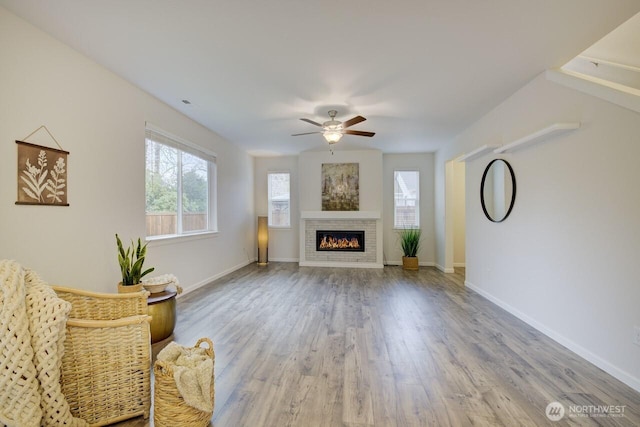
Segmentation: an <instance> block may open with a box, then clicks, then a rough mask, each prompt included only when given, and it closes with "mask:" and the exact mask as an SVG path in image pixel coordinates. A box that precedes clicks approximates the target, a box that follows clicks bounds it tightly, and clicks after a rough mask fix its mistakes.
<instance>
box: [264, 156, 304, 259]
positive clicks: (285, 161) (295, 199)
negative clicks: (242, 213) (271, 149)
mask: <svg viewBox="0 0 640 427" xmlns="http://www.w3.org/2000/svg"><path fill="white" fill-rule="evenodd" d="M254 166H255V184H254V188H255V207H256V221H257V217H258V216H267V214H268V194H267V191H268V182H267V174H268V173H269V172H289V173H290V178H291V189H290V191H291V193H290V194H291V206H290V212H291V227H288V228H270V229H269V260H270V261H285V262H297V261H298V258H299V248H298V246H299V239H298V234H299V228H300V209H299V208H298V205H299V200H300V198H299V196H298V180H299V176H298V157H297V156H282V157H256V158H255V159H254ZM254 252H255V256H256V257H257V253H258V252H257V249H256V250H255V251H254Z"/></svg>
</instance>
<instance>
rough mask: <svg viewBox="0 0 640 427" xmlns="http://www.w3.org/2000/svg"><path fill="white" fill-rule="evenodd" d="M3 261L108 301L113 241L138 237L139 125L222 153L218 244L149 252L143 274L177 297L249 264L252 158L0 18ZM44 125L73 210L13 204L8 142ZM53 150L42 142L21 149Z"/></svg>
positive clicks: (141, 211) (3, 14)
mask: <svg viewBox="0 0 640 427" xmlns="http://www.w3.org/2000/svg"><path fill="white" fill-rule="evenodd" d="M0 64H2V66H1V67H0V141H2V143H1V144H0V159H2V160H1V161H2V167H1V168H0V219H1V221H0V227H1V228H0V235H1V239H0V258H13V259H16V260H17V261H19V262H21V263H22V264H23V265H25V266H28V267H30V268H32V269H34V270H35V271H37V272H38V273H40V274H41V275H42V276H43V278H44V279H45V280H47V281H49V282H51V283H59V284H64V285H68V286H72V287H77V288H84V289H89V290H97V291H114V290H115V287H116V283H117V282H118V280H119V268H118V264H117V259H116V249H115V238H114V234H115V233H116V232H118V233H119V234H120V235H121V236H122V237H123V238H125V239H129V238H132V237H137V236H142V237H144V234H145V201H144V200H145V193H144V129H145V121H149V122H151V123H154V124H156V125H158V126H160V127H162V128H164V129H165V130H167V131H169V132H171V133H173V134H176V135H179V136H181V137H182V138H185V139H188V140H190V141H192V142H194V143H196V144H200V145H202V146H204V147H206V148H208V149H210V150H212V151H214V152H216V153H217V155H218V204H219V208H218V226H219V230H220V233H219V234H218V235H217V236H215V237H206V238H200V239H183V240H180V241H179V242H172V243H168V242H162V243H157V242H154V243H151V244H150V245H149V254H148V265H149V266H155V267H156V268H157V273H174V274H175V275H176V276H178V278H179V279H180V281H181V282H182V284H183V285H184V286H185V287H193V286H195V285H198V284H202V283H205V282H207V281H209V280H211V279H212V278H214V277H217V276H219V275H220V274H222V273H224V272H225V271H229V270H231V269H234V268H236V267H238V266H241V265H243V264H244V263H247V262H248V261H249V260H250V259H252V258H253V247H254V246H255V243H254V238H253V236H254V227H255V225H254V219H255V218H254V214H253V211H254V209H253V162H252V159H251V157H250V156H249V155H248V154H246V153H245V152H242V151H240V150H238V149H237V148H235V147H234V146H232V145H231V144H229V143H228V142H226V141H225V140H223V139H222V138H221V137H220V136H218V135H216V134H215V133H212V132H210V131H208V130H207V129H205V128H204V127H202V126H200V125H198V124H196V123H195V122H193V121H191V120H189V119H188V118H186V117H185V116H183V115H182V114H180V113H179V112H177V111H175V110H173V109H171V108H170V107H168V106H167V105H165V104H163V103H161V102H160V101H158V100H157V99H155V98H153V97H152V96H150V95H148V94H147V93H145V92H143V91H141V90H139V89H137V88H135V87H134V86H132V85H131V84H129V83H127V82H126V81H124V80H123V79H121V78H119V77H117V76H116V75H114V74H113V73H111V72H110V71H108V70H106V69H104V68H102V67H101V66H99V65H97V64H95V63H94V62H92V61H91V60H89V59H88V58H86V57H84V56H82V55H80V54H78V53H77V52H76V51H74V50H72V49H70V48H69V47H67V46H65V45H63V44H61V43H60V42H58V41H56V40H54V39H52V38H51V37H49V36H48V35H46V34H44V33H43V32H41V31H40V30H38V29H36V28H34V27H33V26H31V25H30V24H27V23H26V22H24V21H23V20H21V19H19V18H17V17H16V16H15V15H13V14H11V13H9V12H8V11H6V10H5V9H3V8H0ZM42 124H44V125H46V126H47V127H48V128H49V129H50V130H51V132H52V133H53V134H54V136H55V137H56V139H57V140H58V141H59V142H60V144H61V145H62V147H63V148H64V149H65V150H67V151H69V152H70V155H69V165H68V166H69V167H68V183H69V192H68V200H69V203H70V207H48V206H45V207H43V206H16V205H15V204H14V201H15V200H16V168H17V167H16V148H15V146H16V144H15V143H14V142H13V141H14V140H16V139H18V140H19V139H22V138H24V137H25V136H26V135H28V134H29V133H30V132H31V131H33V130H35V129H36V128H37V127H38V126H40V125H42ZM29 140H30V141H32V142H35V143H41V144H43V145H48V146H52V145H53V144H54V143H53V141H51V140H50V139H49V138H48V137H46V133H44V132H39V133H38V134H36V135H35V137H34V138H30V139H29Z"/></svg>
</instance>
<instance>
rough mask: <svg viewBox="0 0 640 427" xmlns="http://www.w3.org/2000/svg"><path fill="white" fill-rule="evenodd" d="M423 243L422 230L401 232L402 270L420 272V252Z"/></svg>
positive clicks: (410, 229)
mask: <svg viewBox="0 0 640 427" xmlns="http://www.w3.org/2000/svg"><path fill="white" fill-rule="evenodd" d="M421 243H422V230H420V229H419V228H404V229H402V231H400V246H401V247H402V253H403V254H404V255H403V257H402V268H403V269H405V270H413V271H415V270H418V255H417V254H418V250H419V249H420V244H421Z"/></svg>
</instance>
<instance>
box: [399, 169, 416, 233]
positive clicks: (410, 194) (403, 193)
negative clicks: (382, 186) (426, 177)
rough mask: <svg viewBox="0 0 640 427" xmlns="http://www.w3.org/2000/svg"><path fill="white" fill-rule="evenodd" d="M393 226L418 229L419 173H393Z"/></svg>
mask: <svg viewBox="0 0 640 427" xmlns="http://www.w3.org/2000/svg"><path fill="white" fill-rule="evenodd" d="M393 178H394V179H393V181H394V184H393V193H394V198H393V218H394V220H393V226H394V227H395V228H412V227H420V172H418V171H394V173H393Z"/></svg>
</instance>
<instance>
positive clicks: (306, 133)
mask: <svg viewBox="0 0 640 427" xmlns="http://www.w3.org/2000/svg"><path fill="white" fill-rule="evenodd" d="M314 133H322V132H305V133H294V134H293V135H291V136H300V135H311V134H314Z"/></svg>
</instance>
